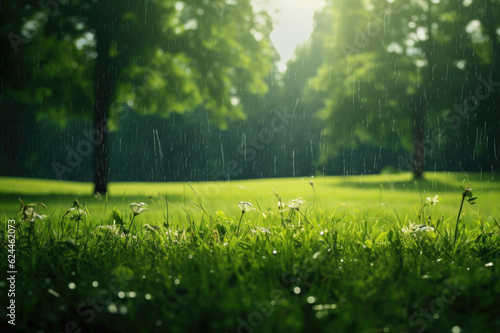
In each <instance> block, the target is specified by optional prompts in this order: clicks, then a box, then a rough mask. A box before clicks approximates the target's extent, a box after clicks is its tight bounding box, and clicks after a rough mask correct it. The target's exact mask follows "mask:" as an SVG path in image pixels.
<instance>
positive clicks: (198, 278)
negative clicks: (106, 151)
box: [0, 173, 500, 332]
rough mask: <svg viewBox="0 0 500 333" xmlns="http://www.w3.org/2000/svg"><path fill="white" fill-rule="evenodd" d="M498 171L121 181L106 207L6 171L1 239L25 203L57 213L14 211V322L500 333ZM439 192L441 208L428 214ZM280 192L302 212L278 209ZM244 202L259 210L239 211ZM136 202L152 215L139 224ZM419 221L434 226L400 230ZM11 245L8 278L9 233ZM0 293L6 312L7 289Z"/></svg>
mask: <svg viewBox="0 0 500 333" xmlns="http://www.w3.org/2000/svg"><path fill="white" fill-rule="evenodd" d="M466 177H468V178H469V181H470V182H471V183H472V187H474V191H473V192H474V196H477V197H479V198H478V199H477V204H476V205H474V206H471V205H469V204H468V203H465V204H464V211H463V212H462V213H463V217H462V219H461V223H460V225H459V226H460V229H459V231H460V234H459V235H460V237H459V239H458V241H457V243H456V244H455V246H454V245H453V239H454V236H455V235H454V232H455V225H456V221H457V216H458V210H459V206H460V201H461V197H462V196H461V189H460V188H459V185H460V184H461V182H462V180H463V179H464V178H466ZM491 178H492V176H491V175H489V176H488V177H486V176H485V175H479V174H469V175H464V174H444V173H437V174H426V180H425V181H422V182H413V181H412V180H411V177H410V175H409V174H399V175H378V176H351V177H320V178H314V179H312V181H313V184H314V186H311V184H310V181H311V179H310V178H307V179H266V180H246V181H232V182H224V183H190V184H186V183H161V184H160V183H117V184H113V183H112V184H111V185H110V193H109V196H108V197H105V198H95V197H94V196H92V195H91V191H92V187H91V186H90V185H89V184H81V183H69V182H57V181H43V180H31V179H11V178H0V193H1V195H0V209H1V214H2V220H1V222H2V230H4V231H6V230H7V226H6V225H7V220H8V219H12V218H14V217H15V216H16V214H17V212H18V211H19V201H18V197H21V198H22V199H23V201H24V203H25V204H28V203H32V202H33V203H40V202H41V203H44V204H45V205H46V206H47V209H45V208H44V207H42V206H37V207H35V211H36V212H37V213H39V214H45V215H47V216H48V217H47V218H45V219H43V220H37V221H36V222H35V223H31V222H21V221H19V220H20V217H17V220H18V222H17V229H16V236H17V238H16V247H15V250H16V252H15V254H16V266H17V269H18V274H17V280H16V315H17V316H16V328H17V329H18V330H19V331H26V332H38V331H44V332H64V331H70V332H76V331H78V329H81V330H82V332H87V331H98V330H106V331H111V332H114V331H116V332H118V331H120V332H123V331H127V332H154V331H158V332H160V331H161V332H197V331H203V332H207V331H208V332H419V331H420V332H423V331H424V330H425V331H426V332H452V329H454V330H455V331H456V330H457V327H459V328H460V330H461V332H494V331H498V330H499V328H500V319H499V318H500V306H499V305H500V304H499V303H500V301H499V297H500V279H499V277H500V273H499V267H500V245H499V244H500V226H498V225H497V223H496V222H495V219H496V221H500V186H499V185H498V181H497V180H496V179H491ZM435 195H439V196H440V202H439V203H437V204H436V205H425V206H424V207H423V206H422V203H425V201H426V198H427V197H434V196H435ZM151 196H153V197H154V198H149V197H151ZM278 196H279V197H281V199H282V202H284V203H287V202H289V201H291V200H292V199H295V198H297V197H302V198H303V201H304V203H303V204H302V205H301V206H300V208H299V210H290V209H287V210H284V211H280V210H279V209H278V205H277V203H278ZM75 197H77V198H78V201H79V202H80V204H85V207H83V206H81V207H80V208H81V209H82V212H81V213H80V215H81V216H80V217H81V220H80V221H77V220H78V218H77V219H70V218H69V217H70V216H75V215H71V213H70V214H68V215H66V216H65V213H66V212H67V211H68V209H70V208H71V207H72V205H73V200H74V199H75ZM239 201H249V202H251V203H252V204H253V206H254V208H255V210H254V211H250V212H247V213H245V214H243V216H242V213H241V211H240V208H239V207H238V202H239ZM132 202H138V203H140V202H146V203H148V204H149V206H148V207H149V210H148V211H146V212H143V213H140V214H138V215H137V216H135V217H134V215H133V212H132V209H131V208H130V206H129V205H130V203H132ZM83 212H85V214H84V213H83ZM87 212H88V214H87ZM422 212H423V214H422ZM73 213H74V211H73ZM77 215H78V214H77ZM132 219H133V224H132V223H131V222H132ZM240 219H241V221H242V223H241V228H238V224H239V221H240ZM113 220H114V221H115V223H116V224H115V227H112V226H111V225H112V223H113ZM120 221H121V222H122V223H123V227H122V226H121V225H120ZM410 221H411V223H414V224H427V225H430V226H432V227H434V228H435V231H431V232H423V233H419V232H408V233H405V232H403V231H402V229H403V228H404V227H408V226H409V223H410ZM131 226H132V227H131ZM130 227H131V229H130V230H129V228H130ZM2 241H3V243H4V245H3V246H2V255H1V256H0V260H1V264H0V267H1V269H2V271H4V272H6V271H7V270H8V267H7V255H8V254H9V253H8V252H7V250H8V249H9V248H8V247H7V244H8V243H7V236H6V234H5V233H3V234H2ZM4 281H5V280H4ZM0 287H1V288H0V299H1V300H2V304H7V302H8V297H7V291H8V290H7V289H8V288H7V287H8V285H7V283H6V282H0ZM1 309H2V310H0V315H1V316H2V318H6V313H5V311H6V310H5V309H6V307H5V306H3V305H2V308H1ZM68 323H69V324H68Z"/></svg>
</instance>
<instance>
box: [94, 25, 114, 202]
mask: <svg viewBox="0 0 500 333" xmlns="http://www.w3.org/2000/svg"><path fill="white" fill-rule="evenodd" d="M108 36H109V35H108V33H107V32H106V31H102V32H101V33H98V32H96V39H97V41H96V42H97V44H96V51H97V58H96V60H95V90H94V92H95V101H94V103H95V104H94V115H95V118H94V129H95V131H96V142H95V146H94V186H95V187H94V191H95V193H101V194H104V193H106V192H107V191H108V182H109V171H110V169H109V163H108V126H107V122H108V116H109V109H110V107H111V103H112V101H113V97H114V93H115V89H114V88H115V81H116V73H117V71H118V68H115V67H114V66H113V59H112V58H111V57H110V55H109V50H110V46H111V41H110V39H109V38H108Z"/></svg>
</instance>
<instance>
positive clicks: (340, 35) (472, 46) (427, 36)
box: [304, 0, 500, 171]
mask: <svg viewBox="0 0 500 333" xmlns="http://www.w3.org/2000/svg"><path fill="white" fill-rule="evenodd" d="M499 4H500V3H499V2H498V1H491V2H488V4H484V6H483V3H482V2H471V3H467V4H462V2H453V1H427V0H426V1H410V2H403V1H391V2H388V1H385V0H375V1H362V0H359V1H358V0H356V1H352V0H349V1H329V2H328V4H327V6H326V7H325V9H324V10H323V12H322V14H321V15H323V16H327V17H329V18H330V19H329V20H328V21H329V22H330V26H328V25H326V26H325V25H324V24H322V23H323V22H324V21H322V20H318V23H320V24H318V26H317V27H316V31H315V33H313V35H312V39H313V41H312V42H311V43H310V44H311V45H317V44H321V45H324V49H323V50H322V52H323V53H322V55H321V56H318V57H319V58H321V59H322V60H321V65H320V66H319V69H318V70H317V74H316V75H315V77H313V78H312V82H313V84H312V85H308V86H306V87H305V88H304V89H305V90H306V91H307V94H308V95H311V96H315V97H316V98H317V99H319V100H321V101H322V102H323V103H322V104H323V106H322V107H321V108H320V110H319V115H320V116H321V117H322V119H324V126H323V134H324V135H325V136H326V137H327V138H328V140H327V145H328V148H327V149H322V154H323V161H325V160H326V158H329V157H332V156H333V157H337V156H339V155H340V154H341V153H342V152H343V151H344V150H345V149H352V148H354V149H360V147H363V146H369V147H371V149H373V150H375V149H380V148H384V149H387V150H389V151H392V152H394V153H397V154H399V156H402V157H403V158H406V157H405V156H407V155H408V154H414V155H415V154H416V155H418V154H424V150H425V158H426V160H427V162H428V163H429V164H430V163H433V162H434V163H435V161H440V158H441V156H443V155H446V154H452V153H451V152H454V151H456V149H457V147H460V150H461V153H460V154H461V155H466V156H467V155H474V156H475V158H477V156H478V155H479V156H481V157H480V158H482V159H484V160H483V162H481V165H482V167H483V168H491V165H493V168H494V170H497V171H498V162H499V159H498V158H497V157H496V156H497V154H496V153H495V149H494V148H492V147H491V146H489V147H487V146H488V142H491V139H492V138H495V140H497V138H498V130H499V128H498V122H495V124H488V123H489V121H488V120H487V119H491V118H492V117H494V118H495V119H496V111H495V110H496V108H495V107H494V106H493V104H495V103H498V101H499V98H500V94H499V92H498V91H496V90H495V91H496V92H494V91H492V90H491V89H490V87H492V85H496V84H497V83H496V82H497V81H498V78H499V77H500V67H498V65H497V64H495V63H493V62H490V60H489V59H491V57H493V58H498V57H499V56H500V48H499V47H498V46H499V45H500V39H499V37H498V33H497V32H494V31H498V29H499V28H500V27H499V25H498V22H499V20H498V13H499V11H498V6H499ZM457 13H459V14H457ZM472 13H474V14H472ZM318 17H319V16H318ZM472 18H474V19H472ZM309 49H311V47H309ZM487 75H492V77H495V78H497V79H493V80H489V82H487V81H488V79H486V76H487ZM495 80H496V81H495ZM492 81H493V82H492ZM480 128H481V129H482V130H481V131H479V129H480ZM476 129H477V131H476ZM473 137H475V141H476V145H472V146H474V147H472V146H471V144H470V143H469V142H470V140H471V139H472V138H473ZM424 146H425V148H424ZM472 151H473V152H472ZM415 160H417V159H415ZM392 163H393V164H392V165H395V162H392ZM415 163H417V162H415ZM398 166H400V165H398Z"/></svg>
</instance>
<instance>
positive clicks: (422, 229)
mask: <svg viewBox="0 0 500 333" xmlns="http://www.w3.org/2000/svg"><path fill="white" fill-rule="evenodd" d="M433 231H434V228H433V227H429V226H428V225H420V226H418V227H417V229H415V233H419V234H423V233H425V232H433Z"/></svg>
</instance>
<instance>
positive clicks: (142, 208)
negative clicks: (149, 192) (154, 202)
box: [130, 202, 149, 215]
mask: <svg viewBox="0 0 500 333" xmlns="http://www.w3.org/2000/svg"><path fill="white" fill-rule="evenodd" d="M130 208H132V211H133V212H134V215H139V214H140V213H142V212H146V211H148V210H149V207H148V204H147V203H145V202H141V203H136V202H132V203H131V204H130Z"/></svg>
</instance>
